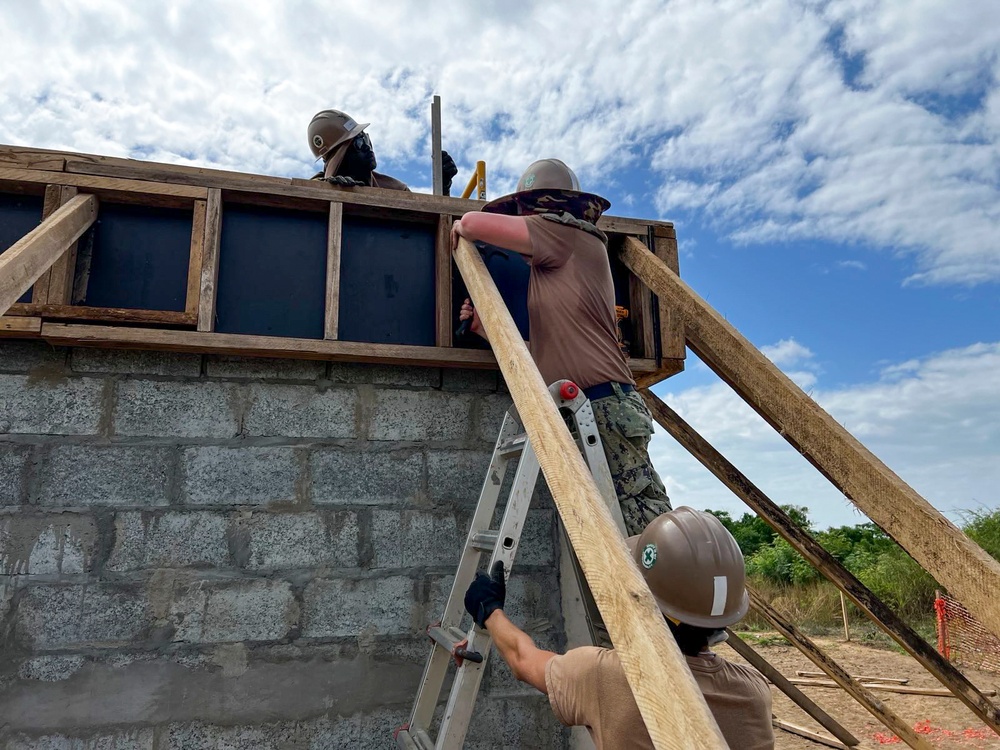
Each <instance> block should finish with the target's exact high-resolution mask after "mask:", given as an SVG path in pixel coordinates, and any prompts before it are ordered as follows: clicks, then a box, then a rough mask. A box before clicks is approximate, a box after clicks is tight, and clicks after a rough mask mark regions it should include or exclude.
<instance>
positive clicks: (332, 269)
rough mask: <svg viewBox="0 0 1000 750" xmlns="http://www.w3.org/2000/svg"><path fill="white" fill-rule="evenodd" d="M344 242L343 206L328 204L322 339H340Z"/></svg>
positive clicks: (340, 204) (341, 204)
mask: <svg viewBox="0 0 1000 750" xmlns="http://www.w3.org/2000/svg"><path fill="white" fill-rule="evenodd" d="M343 241H344V204H343V203H331V204H330V223H329V228H328V229H327V233H326V310H325V313H326V315H325V318H324V323H323V338H325V339H327V340H328V341H336V340H337V339H338V338H340V254H341V246H342V244H343Z"/></svg>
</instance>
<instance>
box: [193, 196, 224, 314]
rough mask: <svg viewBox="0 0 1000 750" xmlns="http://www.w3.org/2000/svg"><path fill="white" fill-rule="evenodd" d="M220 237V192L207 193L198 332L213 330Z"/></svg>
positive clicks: (217, 284)
mask: <svg viewBox="0 0 1000 750" xmlns="http://www.w3.org/2000/svg"><path fill="white" fill-rule="evenodd" d="M221 235H222V191H221V190H218V189H212V190H209V191H208V200H207V201H206V203H205V239H204V241H203V243H202V255H201V289H200V291H199V293H198V330H199V331H211V330H214V329H215V293H216V291H217V289H218V286H219V240H220V237H221Z"/></svg>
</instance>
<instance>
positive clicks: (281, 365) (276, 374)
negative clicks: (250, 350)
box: [205, 354, 326, 380]
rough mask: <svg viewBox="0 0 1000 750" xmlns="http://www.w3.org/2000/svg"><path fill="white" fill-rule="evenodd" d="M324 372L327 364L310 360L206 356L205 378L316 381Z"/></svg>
mask: <svg viewBox="0 0 1000 750" xmlns="http://www.w3.org/2000/svg"><path fill="white" fill-rule="evenodd" d="M325 372H326V362H319V361H316V360H309V359H271V358H262V357H230V356H226V355H221V354H208V355H206V356H205V374H206V375H208V376H209V377H212V378H239V379H247V380H318V379H319V378H321V377H322V376H323V374H324V373H325Z"/></svg>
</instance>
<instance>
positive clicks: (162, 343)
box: [42, 322, 496, 368]
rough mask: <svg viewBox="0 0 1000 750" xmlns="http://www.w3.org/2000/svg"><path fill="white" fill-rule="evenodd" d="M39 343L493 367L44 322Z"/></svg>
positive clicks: (433, 352)
mask: <svg viewBox="0 0 1000 750" xmlns="http://www.w3.org/2000/svg"><path fill="white" fill-rule="evenodd" d="M42 337H43V338H45V339H47V340H48V341H50V342H51V343H53V344H58V345H61V346H97V347H105V348H114V349H152V350H163V351H178V352H193V353H203V352H212V353H216V354H231V355H239V356H248V357H283V358H293V359H321V360H334V361H340V362H373V363H377V364H387V365H417V366H428V367H474V368H495V367H496V360H495V359H494V357H493V355H492V353H491V352H489V351H484V350H482V349H443V348H438V347H434V346H404V345H400V344H369V343H364V342H357V341H322V340H319V339H290V338H283V337H280V336H250V335H243V334H235V333H212V332H202V331H174V330H166V329H154V328H134V327H119V326H100V325H83V324H71V323H47V322H43V323H42Z"/></svg>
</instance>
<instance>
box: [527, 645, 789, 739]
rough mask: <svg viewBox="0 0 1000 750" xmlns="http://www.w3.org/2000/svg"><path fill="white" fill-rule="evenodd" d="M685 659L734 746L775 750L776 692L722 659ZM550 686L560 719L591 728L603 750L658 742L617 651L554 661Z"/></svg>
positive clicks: (587, 650) (585, 650)
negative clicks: (773, 716)
mask: <svg viewBox="0 0 1000 750" xmlns="http://www.w3.org/2000/svg"><path fill="white" fill-rule="evenodd" d="M685 658H686V659H687V663H688V666H689V667H690V668H691V673H692V674H693V675H694V679H695V682H697V683H698V687H699V688H701V692H702V694H703V695H704V696H705V702H706V703H707V704H708V707H709V708H710V709H711V711H712V715H713V716H714V717H715V721H716V723H717V724H718V725H719V729H721V730H722V736H723V737H725V739H726V742H727V743H728V744H729V747H730V748H732V750H765V749H766V750H773V748H774V729H773V728H772V727H771V689H770V688H769V687H768V686H767V683H766V682H765V681H764V678H763V677H762V676H761V674H760V672H758V671H757V670H755V669H753V668H751V667H744V666H741V665H739V664H733V663H732V662H728V661H726V660H725V659H723V658H722V657H721V656H718V655H717V654H711V655H708V656H697V657H695V656H687V657H685ZM545 685H546V687H547V688H548V691H549V704H550V705H551V706H552V711H553V712H554V713H555V715H556V718H558V719H559V721H561V722H562V723H563V724H566V725H567V726H585V727H587V729H588V730H589V731H590V736H591V737H593V739H594V744H595V745H596V746H597V750H601V748H615V749H617V748H635V750H640V749H641V750H647V749H649V750H652V747H653V741H652V740H651V739H650V738H649V733H648V732H647V731H646V725H645V724H643V722H642V716H641V715H640V714H639V707H638V706H637V705H636V703H635V698H633V697H632V690H631V689H630V688H629V686H628V681H627V680H626V679H625V671H624V670H623V669H622V666H621V663H620V662H619V661H618V654H616V653H615V652H614V651H613V650H610V649H606V648H596V647H594V646H583V647H581V648H574V649H573V650H571V651H569V652H567V653H566V654H564V655H562V656H556V657H554V658H552V659H550V660H549V663H548V665H546V667H545Z"/></svg>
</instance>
